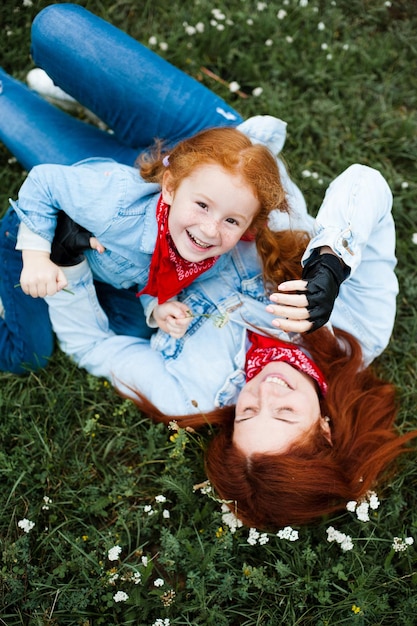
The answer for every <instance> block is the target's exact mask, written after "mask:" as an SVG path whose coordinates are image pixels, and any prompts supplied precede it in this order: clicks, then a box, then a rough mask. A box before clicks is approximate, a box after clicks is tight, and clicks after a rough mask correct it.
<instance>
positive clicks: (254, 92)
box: [252, 87, 263, 98]
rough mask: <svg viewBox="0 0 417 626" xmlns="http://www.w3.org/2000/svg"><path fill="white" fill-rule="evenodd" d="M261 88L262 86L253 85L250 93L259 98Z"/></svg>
mask: <svg viewBox="0 0 417 626" xmlns="http://www.w3.org/2000/svg"><path fill="white" fill-rule="evenodd" d="M262 92H263V89H262V87H255V89H253V90H252V95H253V96H254V97H255V98H259V96H260V95H262Z"/></svg>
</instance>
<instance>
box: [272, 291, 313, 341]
mask: <svg viewBox="0 0 417 626" xmlns="http://www.w3.org/2000/svg"><path fill="white" fill-rule="evenodd" d="M306 289H307V281H305V280H288V281H285V282H284V283H281V284H280V285H278V292H277V293H273V294H271V296H270V300H271V302H272V303H273V304H268V306H267V307H266V310H267V311H268V313H272V314H273V315H275V316H276V318H275V319H273V320H272V325H273V326H275V327H276V328H280V329H281V330H283V331H285V332H293V333H306V332H308V331H309V330H311V328H312V326H313V324H312V322H311V321H310V320H309V317H310V314H309V311H308V309H307V306H308V300H307V296H306V295H305V294H304V293H300V292H305V291H306Z"/></svg>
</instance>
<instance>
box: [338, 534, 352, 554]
mask: <svg viewBox="0 0 417 626" xmlns="http://www.w3.org/2000/svg"><path fill="white" fill-rule="evenodd" d="M340 547H341V548H342V550H343V552H347V551H348V550H353V541H352V538H351V537H349V535H346V536H345V538H344V539H343V541H341V542H340Z"/></svg>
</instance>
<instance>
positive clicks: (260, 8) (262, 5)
mask: <svg viewBox="0 0 417 626" xmlns="http://www.w3.org/2000/svg"><path fill="white" fill-rule="evenodd" d="M267 6H268V5H267V3H266V2H258V4H257V5H256V9H257V10H258V11H264V10H265V9H266V7H267Z"/></svg>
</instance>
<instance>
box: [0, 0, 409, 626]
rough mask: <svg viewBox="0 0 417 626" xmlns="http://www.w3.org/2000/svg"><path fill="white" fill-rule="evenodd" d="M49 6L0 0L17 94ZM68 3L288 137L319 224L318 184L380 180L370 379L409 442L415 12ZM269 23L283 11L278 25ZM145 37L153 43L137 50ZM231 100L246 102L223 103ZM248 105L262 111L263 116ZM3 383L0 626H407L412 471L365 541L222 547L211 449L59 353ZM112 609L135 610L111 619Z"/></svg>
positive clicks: (390, 488)
mask: <svg viewBox="0 0 417 626" xmlns="http://www.w3.org/2000/svg"><path fill="white" fill-rule="evenodd" d="M26 4H30V3H26ZM46 4H48V3H46V2H43V1H41V2H36V1H34V2H33V3H32V5H31V6H24V4H23V3H21V2H20V3H16V2H10V1H9V0H6V2H3V4H2V6H1V7H0V17H1V24H2V34H1V36H2V53H1V54H2V58H1V63H2V65H3V66H4V68H5V69H6V70H7V71H9V72H11V73H13V75H15V76H16V77H17V78H21V79H24V77H25V75H26V72H27V71H28V70H29V69H30V68H31V67H32V63H31V60H30V56H29V45H30V43H29V42H30V23H31V21H32V19H33V17H34V16H35V15H36V13H37V12H38V11H39V10H40V9H41V8H42V7H43V6H45V5H46ZM80 4H83V5H84V6H87V8H90V9H91V10H93V11H94V12H96V13H98V14H99V15H101V16H103V17H104V18H105V19H108V20H110V21H112V22H113V23H114V24H115V25H117V26H119V27H120V28H122V29H124V30H125V31H127V32H128V33H129V34H131V35H132V36H133V37H135V38H137V39H139V40H140V41H142V42H144V43H145V44H147V45H151V46H152V47H153V49H154V50H156V51H157V52H159V53H160V54H162V55H163V56H164V57H165V58H167V59H168V60H169V61H171V62H172V63H174V64H176V65H178V66H179V67H181V68H182V69H184V70H185V71H187V72H189V73H190V74H191V75H193V76H195V77H197V78H198V79H199V80H201V81H203V82H204V83H205V84H206V85H207V86H209V87H210V88H211V89H213V90H214V91H216V92H217V93H219V94H220V95H221V96H222V97H224V98H225V99H226V100H228V101H229V102H231V103H232V104H233V105H234V106H235V107H236V108H237V109H238V110H239V111H240V112H241V113H242V114H243V116H244V117H248V116H250V115H253V114H259V113H268V114H271V115H276V116H278V117H281V118H282V119H284V120H286V121H287V122H288V138H287V143H286V146H285V153H284V155H285V158H286V161H287V163H288V165H289V168H290V170H291V173H292V176H293V178H294V179H295V180H296V182H298V183H299V185H300V186H301V188H302V189H303V191H304V193H305V196H306V199H307V202H308V205H309V206H310V207H311V210H312V211H313V212H314V211H315V210H317V208H318V207H319V205H320V200H321V198H322V196H323V193H324V190H325V188H326V186H327V185H328V183H329V182H330V180H331V179H332V178H333V177H334V176H335V175H336V174H338V173H339V172H341V171H342V170H343V169H344V168H345V167H347V166H348V165H349V164H351V163H352V162H355V161H359V162H362V163H366V164H369V165H372V166H374V167H376V168H377V169H379V170H380V171H381V172H382V173H383V175H384V176H385V177H386V178H387V180H388V182H389V184H390V186H391V188H392V190H393V193H394V217H395V220H396V223H397V232H398V241H397V253H398V259H399V263H398V277H399V280H400V289H401V290H400V296H399V298H398V315H397V321H396V325H395V329H394V334H393V337H392V341H391V343H390V346H389V347H388V349H387V350H386V352H385V354H384V355H383V356H382V357H380V358H379V359H378V362H377V364H376V367H377V369H378V370H379V372H380V373H381V375H384V376H386V377H388V378H389V379H391V380H393V381H394V382H395V383H396V385H397V386H398V393H399V401H400V412H399V417H398V428H399V430H400V431H406V430H409V429H411V428H415V426H416V409H415V404H416V397H417V390H416V356H415V355H416V354H417V345H416V337H417V310H416V301H417V276H416V272H417V270H416V262H415V260H416V251H417V248H416V245H415V244H414V243H413V241H412V235H413V233H415V232H416V231H417V179H416V176H415V162H416V157H417V106H416V100H417V76H416V71H415V69H416V61H417V14H416V11H415V5H414V2H412V1H411V0H402V1H401V0H400V1H397V2H392V6H388V5H389V4H390V3H384V2H383V1H382V0H335V1H333V2H323V1H319V0H310V1H309V2H308V3H303V2H300V1H299V0H288V2H286V3H285V2H271V1H269V2H264V3H257V2H252V1H251V0H229V1H228V2H227V3H226V2H225V1H224V0H219V3H218V4H217V5H212V4H211V3H209V2H207V1H206V0H195V1H191V0H190V1H189V2H186V3H184V2H182V1H180V0H169V1H168V0H152V2H151V1H150V0H144V1H143V2H141V3H138V2H133V0H119V1H115V0H101V1H100V2H89V1H88V0H86V1H85V2H82V3H81V2H80ZM303 4H307V6H302V5H303ZM263 5H265V7H264V8H263V10H261V9H260V7H261V6H263ZM213 8H215V9H218V10H221V11H223V14H224V18H223V17H222V16H221V15H219V14H217V15H216V14H214V13H213V12H212V9H213ZM279 11H285V12H286V13H285V14H284V13H282V12H281V13H280V14H279V15H280V18H281V19H280V18H278V17H277V14H278V12H279ZM212 20H215V21H216V22H217V25H216V24H214V25H213V24H211V21H212ZM185 22H186V23H187V24H188V26H195V25H196V24H198V23H199V22H201V23H203V24H204V31H203V32H196V33H195V34H187V32H186V27H185V26H184V23H185ZM321 24H323V27H322V26H321ZM219 25H220V27H222V26H224V29H223V30H219V28H218V26H219ZM150 37H154V38H155V40H156V43H153V44H148V42H149V38H150ZM266 42H268V43H266ZM161 43H166V44H167V49H161V47H160V44H161ZM268 44H270V45H268ZM162 47H163V48H165V46H162ZM201 68H207V69H209V70H210V71H211V72H213V73H214V74H215V75H216V76H218V77H220V78H221V79H222V80H223V82H220V81H218V80H215V79H213V78H210V77H209V76H208V75H207V73H205V71H203V70H202V69H201ZM231 81H237V82H238V83H239V85H240V90H239V91H240V93H243V94H245V95H247V97H242V95H239V94H237V93H231V92H230V91H229V89H228V86H227V84H228V83H230V82H231ZM224 83H226V84H224ZM257 87H261V88H262V93H261V95H259V96H257V97H255V96H253V95H252V91H253V89H255V88H257ZM0 159H1V166H0V182H1V185H0V212H4V211H5V210H6V209H7V204H8V198H9V197H15V195H16V192H17V190H18V188H19V186H20V184H21V182H22V180H23V177H24V175H25V173H24V172H22V170H21V168H20V166H19V165H18V164H17V163H16V162H14V161H13V160H12V159H11V155H10V154H8V153H7V151H6V150H5V149H4V148H2V147H1V148H0ZM0 380H1V392H0V416H1V420H0V436H1V448H0V470H1V483H0V484H1V486H0V494H1V512H0V542H1V553H2V562H1V569H0V606H1V609H0V624H2V625H6V626H18V625H24V624H25V625H26V624H27V625H30V626H38V625H42V626H61V625H62V626H64V625H68V626H69V625H71V626H74V625H77V626H99V625H101V624H102V625H105V626H113V625H116V624H123V625H130V624H131V625H135V626H152V625H154V624H155V625H157V626H160V625H161V626H166V625H167V624H170V625H173V624H178V625H190V626H196V625H199V624H201V625H211V624H216V626H238V625H239V626H277V625H279V624H289V625H291V626H296V625H300V626H310V625H314V626H336V625H348V624H353V625H357V626H362V625H369V626H376V625H385V624H386V625H392V624H396V625H403V626H412V625H414V624H415V623H416V612H417V593H416V591H417V567H416V548H415V545H409V546H407V547H406V549H405V550H403V551H395V550H394V549H393V547H392V544H393V542H394V537H400V538H402V539H403V540H404V539H405V538H406V537H414V538H415V539H416V540H417V513H416V511H417V489H416V487H417V485H416V483H417V474H416V470H415V461H416V457H415V453H414V452H412V453H411V454H410V455H407V457H405V458H403V459H401V461H400V462H399V466H398V471H397V473H396V475H395V477H393V478H392V479H391V482H390V483H389V484H388V485H385V486H384V488H382V487H381V490H380V491H378V497H379V499H380V501H381V502H380V506H379V507H378V508H377V509H375V510H371V511H370V520H369V521H368V522H361V521H360V520H359V519H358V518H357V516H356V514H355V513H351V512H347V511H346V512H345V513H344V514H340V515H338V516H335V517H334V518H332V519H326V520H323V521H322V522H320V523H319V524H317V525H315V526H312V527H309V528H300V529H298V531H299V537H298V540H296V541H290V540H289V539H285V538H284V539H283V538H279V537H277V536H276V535H268V536H262V535H261V536H260V537H259V538H258V539H257V540H255V542H256V545H251V544H250V543H248V538H249V529H247V528H238V529H237V530H236V532H232V531H231V530H230V528H229V527H228V525H227V524H226V523H225V520H224V519H223V518H222V511H221V505H220V503H219V502H216V501H215V500H214V499H213V498H212V497H210V493H209V494H206V493H204V491H205V490H204V488H197V489H194V488H193V486H194V485H196V484H202V483H203V482H204V480H205V475H204V469H203V463H202V451H203V449H204V447H205V445H206V442H207V440H208V438H209V436H210V433H209V432H202V433H200V434H196V433H188V432H185V431H180V432H174V431H167V430H166V429H165V428H164V427H162V426H158V425H155V424H152V423H150V422H149V420H147V419H146V417H144V416H142V415H140V414H139V413H138V411H137V410H136V409H135V407H134V406H133V405H132V404H131V403H130V402H128V401H125V400H123V399H121V398H119V397H118V396H117V395H116V394H115V393H114V391H113V390H112V389H111V388H110V387H109V386H108V385H107V384H106V383H104V382H103V381H102V380H98V379H94V378H93V377H91V376H89V375H87V374H86V373H85V372H84V371H81V370H78V369H77V368H76V367H75V365H74V364H72V363H71V362H70V361H69V360H68V359H67V358H66V357H65V356H64V355H63V354H62V353H60V352H59V351H58V350H57V351H56V354H55V356H54V358H53V360H52V362H51V364H50V366H49V367H48V369H47V370H45V371H42V372H40V373H38V374H36V375H35V374H31V375H29V376H28V377H16V376H13V375H10V374H1V375H0ZM161 495H162V496H164V497H163V498H159V497H157V496H161ZM164 498H166V500H165V501H163V500H164ZM168 515H169V517H168ZM25 518H26V519H28V520H30V521H32V522H34V524H35V526H34V527H33V528H32V529H31V530H30V532H24V530H23V529H22V528H21V527H19V525H18V522H19V521H20V520H22V519H25ZM330 526H333V527H334V528H336V529H337V530H338V531H340V532H342V533H344V534H345V535H348V536H350V537H351V538H352V542H353V548H352V549H351V550H347V551H343V549H342V547H341V545H340V544H338V543H337V542H336V541H332V542H329V541H328V540H327V539H328V535H327V529H328V528H329V527H330ZM251 536H252V535H251ZM265 541H266V542H265ZM115 545H119V546H120V547H121V549H122V550H121V553H120V555H119V558H118V559H117V560H114V561H112V560H109V559H108V551H109V549H111V548H112V547H114V546H115ZM139 579H140V582H139ZM159 579H160V580H159ZM161 581H163V582H162V583H161V584H160V586H158V584H159V583H160V582H161ZM155 583H156V584H155ZM117 592H125V594H127V596H128V598H127V599H123V598H125V596H122V598H121V600H120V601H118V602H116V601H115V599H114V597H115V595H116V594H117ZM116 597H117V598H119V597H120V596H116ZM158 620H160V621H158Z"/></svg>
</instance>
